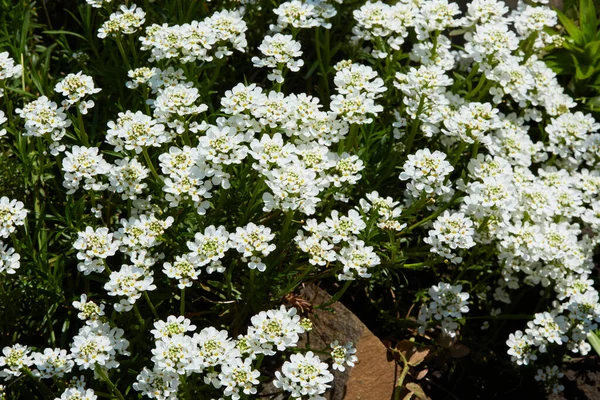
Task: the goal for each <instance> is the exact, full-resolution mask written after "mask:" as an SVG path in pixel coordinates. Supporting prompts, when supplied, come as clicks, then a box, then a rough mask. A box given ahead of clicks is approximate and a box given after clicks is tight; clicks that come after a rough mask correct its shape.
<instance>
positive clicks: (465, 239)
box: [423, 211, 475, 264]
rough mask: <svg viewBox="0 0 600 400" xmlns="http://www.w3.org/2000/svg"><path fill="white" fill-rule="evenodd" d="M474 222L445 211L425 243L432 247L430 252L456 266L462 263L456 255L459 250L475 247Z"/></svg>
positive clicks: (461, 214) (458, 213) (460, 214)
mask: <svg viewBox="0 0 600 400" xmlns="http://www.w3.org/2000/svg"><path fill="white" fill-rule="evenodd" d="M474 235H475V229H474V228H473V221H472V220H471V219H469V218H468V217H466V216H465V215H464V214H463V213H460V212H456V213H452V214H451V213H450V212H449V211H444V214H442V215H440V216H439V217H438V218H437V219H436V220H435V221H434V223H433V229H432V230H430V231H429V236H428V237H426V238H424V239H423V241H424V242H425V243H427V244H429V245H431V249H430V251H431V252H432V253H435V254H439V255H440V256H442V257H444V258H446V259H448V260H450V262H452V263H454V264H458V263H460V262H461V261H462V259H463V258H462V257H461V256H459V255H457V254H455V252H456V251H457V250H458V249H470V248H471V247H473V246H475V241H474V240H473V237H474Z"/></svg>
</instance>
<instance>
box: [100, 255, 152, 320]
mask: <svg viewBox="0 0 600 400" xmlns="http://www.w3.org/2000/svg"><path fill="white" fill-rule="evenodd" d="M104 289H105V290H106V291H107V292H108V295H109V296H125V297H126V299H122V300H121V301H120V303H118V304H115V306H114V308H115V310H116V311H118V312H123V311H129V310H131V308H132V306H133V304H134V303H135V302H136V300H137V299H139V298H140V297H141V296H142V293H143V292H145V291H148V290H155V289H156V285H154V278H153V277H152V271H147V270H145V269H143V268H139V267H135V266H132V265H123V266H122V267H121V269H120V270H119V271H113V272H112V273H111V274H110V280H109V281H108V282H106V284H105V285H104Z"/></svg>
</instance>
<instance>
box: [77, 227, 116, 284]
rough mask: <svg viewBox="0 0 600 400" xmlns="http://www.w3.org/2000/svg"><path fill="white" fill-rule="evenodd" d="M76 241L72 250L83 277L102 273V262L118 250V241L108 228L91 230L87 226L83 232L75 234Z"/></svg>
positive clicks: (103, 265) (103, 266)
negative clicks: (75, 252)
mask: <svg viewBox="0 0 600 400" xmlns="http://www.w3.org/2000/svg"><path fill="white" fill-rule="evenodd" d="M77 236H78V238H77V241H75V243H74V244H73V248H74V249H75V250H77V251H78V252H77V259H78V260H81V262H79V264H77V269H79V271H81V272H83V273H84V274H85V275H89V274H90V273H92V272H103V271H104V268H105V264H104V260H105V259H106V258H108V257H111V256H114V255H115V254H116V252H117V250H118V249H119V241H118V240H115V239H114V234H112V233H109V231H108V228H96V229H94V228H92V227H91V226H88V227H86V228H85V231H84V232H78V233H77Z"/></svg>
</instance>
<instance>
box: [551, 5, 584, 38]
mask: <svg viewBox="0 0 600 400" xmlns="http://www.w3.org/2000/svg"><path fill="white" fill-rule="evenodd" d="M555 11H556V15H557V16H558V20H559V21H560V24H561V25H562V26H563V27H564V28H565V30H566V31H567V33H568V34H569V36H571V38H572V39H573V40H574V41H575V43H576V44H577V45H580V46H581V45H583V44H584V43H585V40H584V37H583V33H582V32H581V30H580V29H579V28H578V27H577V26H576V25H575V24H574V23H573V21H571V20H570V19H569V17H567V16H566V15H565V14H563V13H562V12H560V11H559V10H555Z"/></svg>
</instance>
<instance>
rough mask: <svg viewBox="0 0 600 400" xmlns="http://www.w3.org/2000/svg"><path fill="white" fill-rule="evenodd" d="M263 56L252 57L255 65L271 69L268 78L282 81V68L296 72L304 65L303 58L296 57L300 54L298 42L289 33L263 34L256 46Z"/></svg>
mask: <svg viewBox="0 0 600 400" xmlns="http://www.w3.org/2000/svg"><path fill="white" fill-rule="evenodd" d="M258 49H259V50H260V52H261V53H262V54H263V57H252V62H253V63H254V66H255V67H258V68H261V67H267V68H270V69H271V73H270V74H269V75H268V78H269V80H271V81H277V82H278V83H281V82H283V68H284V67H286V68H288V69H289V70H290V71H293V72H296V71H298V70H300V67H302V66H303V65H304V60H302V59H297V58H298V57H300V56H302V51H301V50H300V42H297V41H295V40H294V39H293V38H292V36H291V35H282V34H280V33H276V34H275V35H274V36H268V35H267V36H265V37H264V39H263V41H262V43H261V45H260V46H259V47H258Z"/></svg>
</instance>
